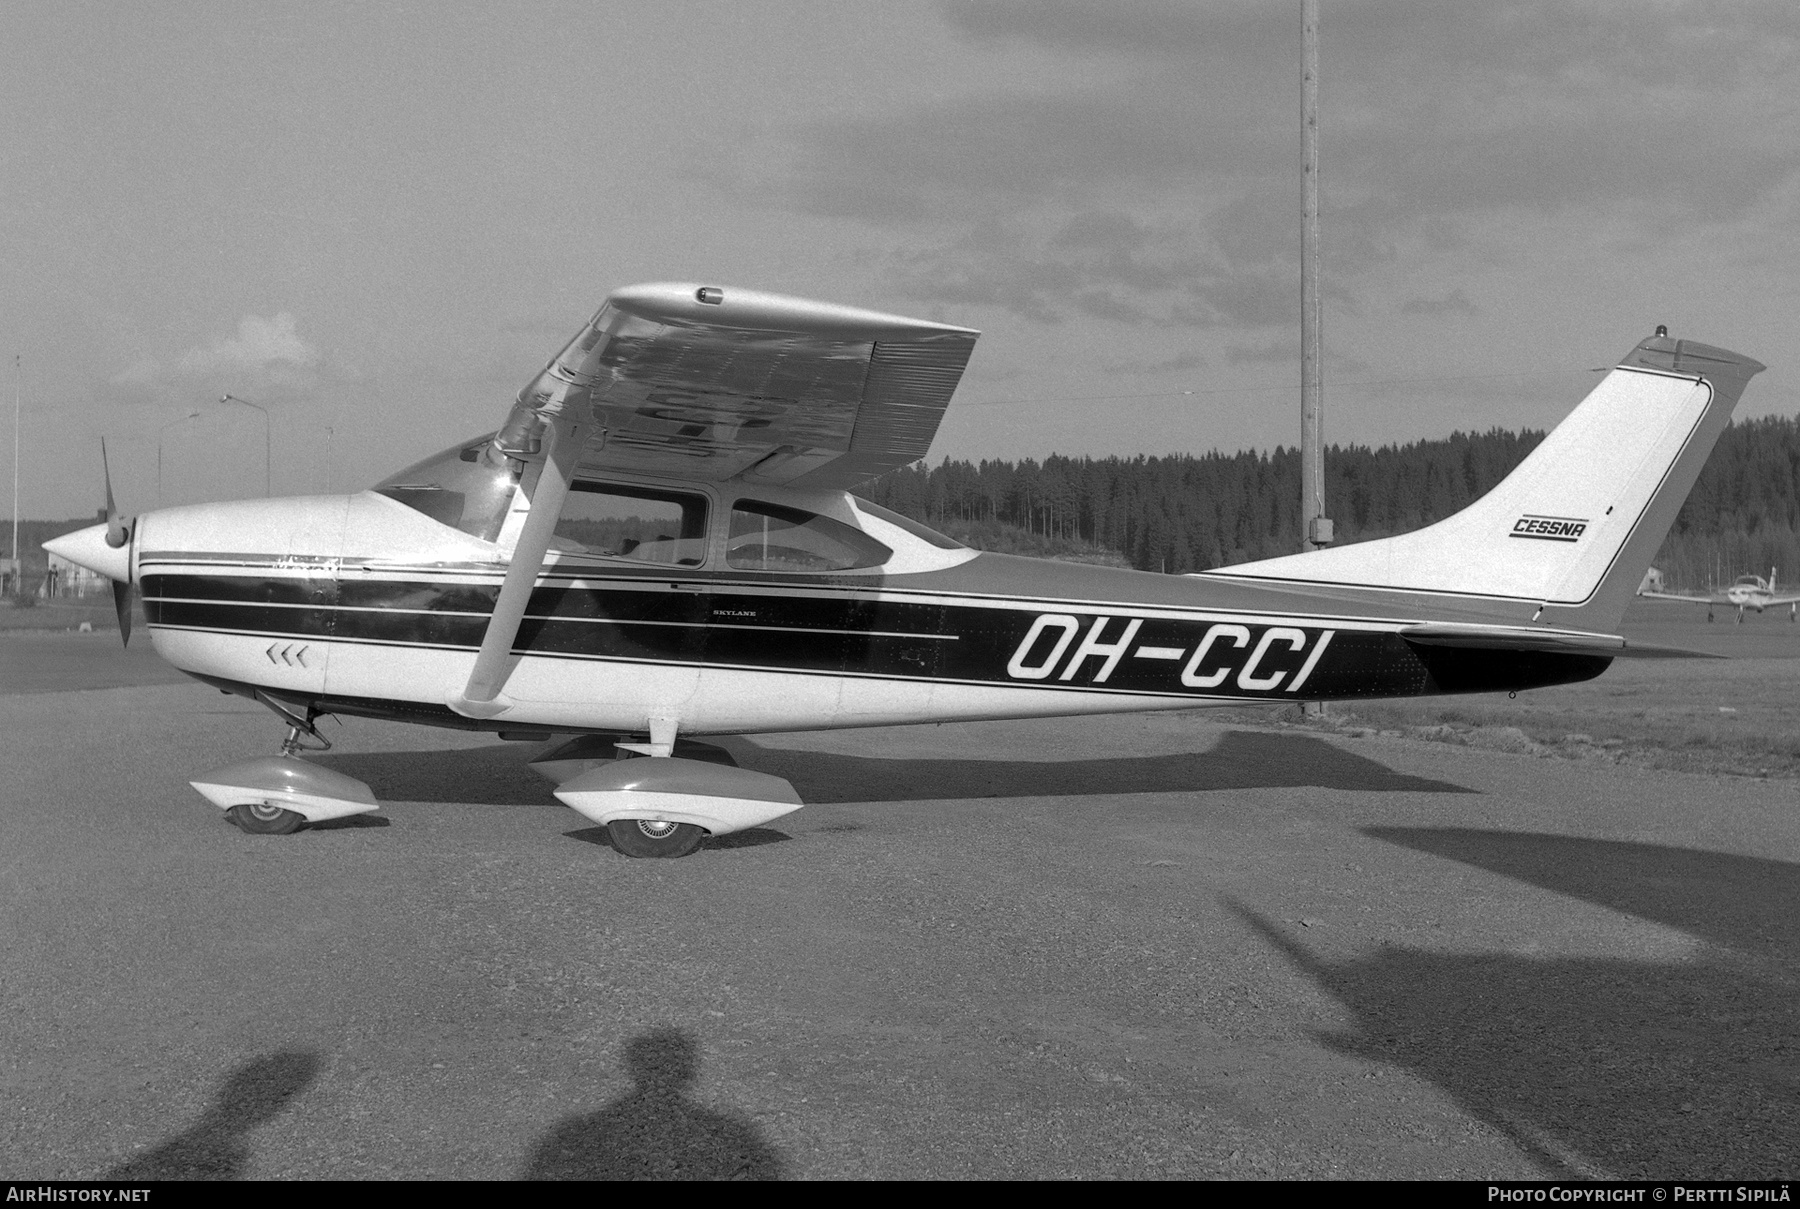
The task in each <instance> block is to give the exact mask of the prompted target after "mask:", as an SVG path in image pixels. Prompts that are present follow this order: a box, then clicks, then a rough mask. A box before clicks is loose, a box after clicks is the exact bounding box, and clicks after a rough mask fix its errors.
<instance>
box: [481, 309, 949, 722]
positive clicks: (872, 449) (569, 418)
mask: <svg viewBox="0 0 1800 1209" xmlns="http://www.w3.org/2000/svg"><path fill="white" fill-rule="evenodd" d="M979 335H980V333H978V332H975V331H972V330H971V329H969V328H963V327H952V326H950V325H949V324H943V323H931V322H929V321H926V320H923V319H906V318H903V317H901V316H899V315H884V314H881V313H880V312H878V311H865V310H859V309H857V308H854V307H846V306H837V305H835V304H833V303H828V302H813V301H810V300H808V299H804V298H788V297H784V296H782V295H780V294H764V293H761V292H759V291H756V290H740V289H736V288H732V287H720V286H709V285H696V284H693V283H691V282H683V283H676V284H670V283H659V284H654V285H639V286H632V287H630V288H628V289H623V290H617V291H615V292H614V293H613V294H612V295H610V296H609V297H608V298H607V300H606V302H605V304H604V305H602V306H601V308H600V310H599V312H598V313H597V314H595V316H594V318H593V320H592V321H591V322H590V323H589V324H588V325H587V326H586V327H585V328H583V329H582V330H581V331H580V332H578V333H577V334H576V336H575V338H574V339H573V340H571V341H569V344H568V346H567V347H566V348H564V349H563V351H562V352H560V353H558V354H557V355H556V357H555V358H554V359H552V360H551V362H550V364H549V365H548V366H546V367H545V368H544V371H543V372H542V373H540V374H539V375H538V376H537V377H536V378H533V379H532V380H531V382H530V384H529V385H527V386H526V387H525V389H524V390H522V391H520V392H519V401H518V403H516V404H515V405H514V406H513V410H512V414H511V415H510V416H509V417H508V418H507V422H506V426H505V427H504V428H502V429H501V430H500V431H499V432H498V433H496V434H495V436H494V446H495V449H496V450H497V451H498V452H499V453H500V454H503V455H505V456H507V457H512V458H519V459H523V460H526V461H529V462H531V463H533V464H534V465H533V469H534V470H535V472H536V475H537V482H536V485H535V487H534V488H533V489H532V491H531V493H530V498H531V508H530V511H529V512H528V513H526V515H525V519H524V524H523V526H522V528H521V529H520V531H519V535H518V540H517V543H516V544H515V545H514V548H513V552H512V559H511V561H510V562H509V563H508V565H507V569H506V578H505V579H504V580H502V581H501V584H500V594H499V596H498V598H497V599H496V600H495V602H494V611H493V614H492V616H490V617H489V619H488V625H487V630H486V632H485V633H484V634H483V636H482V640H481V649H480V650H479V651H478V652H477V653H476V656H475V666H474V668H473V670H471V672H470V673H469V681H468V684H467V685H465V686H464V687H463V689H462V690H461V691H460V692H457V693H454V694H452V695H451V696H450V698H449V699H448V702H447V703H448V705H449V706H450V708H451V709H453V710H455V711H456V712H457V713H459V714H463V715H465V716H468V717H482V718H491V717H497V716H499V715H500V714H503V713H505V712H506V711H507V710H508V709H510V708H512V706H511V703H510V702H509V701H508V700H507V699H506V698H505V697H504V696H503V695H502V693H501V689H502V688H503V687H504V686H505V684H506V680H507V677H508V675H509V674H510V671H511V662H510V659H511V654H510V653H511V651H512V646H513V639H514V638H515V637H516V636H517V634H518V630H519V623H520V622H521V621H522V620H523V619H524V616H525V605H526V602H527V600H528V599H529V598H530V596H531V590H532V585H533V584H534V583H535V582H536V580H537V575H538V570H539V568H540V566H541V565H542V563H543V559H544V553H545V551H546V550H548V549H549V546H550V538H551V535H552V533H553V531H554V530H555V527H556V520H557V517H558V515H559V514H560V513H561V511H562V505H563V500H564V498H565V496H566V494H567V492H568V489H569V484H570V483H571V482H573V481H574V479H575V477H576V475H577V474H579V473H580V472H581V471H582V470H612V471H621V470H623V471H632V472H636V473H640V474H662V475H670V476H674V477H678V478H685V479H697V480H707V481H722V480H724V479H729V478H734V477H739V476H741V477H743V478H744V479H747V480H750V481H753V482H766V483H782V484H788V485H792V486H799V487H821V488H833V487H835V488H843V487H851V486H854V485H856V484H857V483H860V482H862V481H864V480H865V479H869V478H872V477H874V476H875V475H878V474H882V473H884V472H886V471H888V470H894V469H897V468H899V467H901V466H905V465H907V464H908V463H910V462H913V461H916V460H918V459H919V458H922V457H924V456H925V453H926V451H927V450H928V449H929V448H930V446H931V438H932V436H933V435H935V434H936V432H937V426H938V422H939V421H940V420H942V419H943V416H944V409H945V408H946V407H948V406H949V404H950V396H951V394H952V393H954V392H955V390H956V384H957V382H958V381H960V380H961V378H962V371H963V367H964V366H966V365H967V364H968V362H969V354H970V353H971V352H973V351H974V348H975V340H976V338H977V336H979ZM651 735H652V739H653V741H654V742H658V743H660V742H662V741H663V740H662V737H661V736H660V735H658V733H657V729H656V727H655V726H653V727H652V728H651ZM664 754H667V753H666V752H665V753H664Z"/></svg>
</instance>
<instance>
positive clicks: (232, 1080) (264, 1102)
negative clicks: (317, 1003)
mask: <svg viewBox="0 0 1800 1209" xmlns="http://www.w3.org/2000/svg"><path fill="white" fill-rule="evenodd" d="M322 1066H323V1063H322V1062H321V1061H320V1059H319V1056H318V1055H317V1054H313V1053H308V1052H306V1051H304V1050H295V1051H288V1052H284V1053H277V1054H269V1055H267V1056H265V1057H261V1058H254V1059H252V1060H250V1061H249V1062H245V1063H243V1064H242V1065H241V1066H239V1067H237V1069H235V1070H233V1071H232V1072H231V1073H230V1074H229V1075H227V1076H226V1077H225V1081H224V1082H223V1083H221V1084H220V1085H219V1090H218V1093H217V1094H216V1095H214V1097H213V1099H212V1102H211V1103H210V1104H208V1105H207V1106H206V1111H205V1112H203V1113H202V1114H201V1115H200V1119H199V1120H198V1121H195V1122H194V1123H193V1124H192V1125H190V1126H189V1127H188V1128H186V1129H184V1130H182V1131H181V1132H180V1133H178V1134H176V1135H175V1136H174V1137H172V1138H170V1139H169V1140H168V1141H166V1142H164V1143H162V1144H161V1145H160V1146H157V1147H155V1148H153V1149H151V1150H147V1151H145V1152H144V1153H143V1154H140V1155H137V1156H135V1157H133V1158H130V1159H127V1160H126V1161H125V1162H123V1163H120V1164H119V1165H118V1166H117V1167H114V1168H113V1169H112V1170H111V1171H108V1172H107V1173H106V1174H105V1175H104V1176H102V1177H101V1178H102V1179H106V1180H122V1181H125V1182H127V1183H136V1182H140V1181H145V1180H236V1179H242V1178H243V1177H244V1174H245V1169H246V1168H247V1167H248V1166H249V1162H250V1144H249V1134H250V1131H251V1130H253V1129H255V1128H256V1127H258V1126H259V1125H266V1124H267V1123H269V1122H270V1121H273V1120H274V1119H275V1118H276V1117H278V1116H280V1115H281V1113H282V1112H283V1111H284V1110H286V1108H287V1106H288V1104H289V1103H290V1102H291V1101H292V1100H293V1099H294V1098H295V1097H296V1096H298V1095H300V1093H301V1092H303V1091H305V1090H306V1089H307V1088H308V1087H311V1086H312V1084H313V1082H314V1081H315V1080H316V1079H317V1078H318V1077H319V1071H320V1069H321V1067H322Z"/></svg>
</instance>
